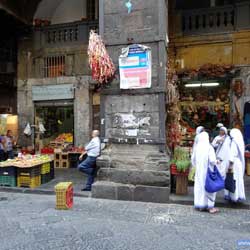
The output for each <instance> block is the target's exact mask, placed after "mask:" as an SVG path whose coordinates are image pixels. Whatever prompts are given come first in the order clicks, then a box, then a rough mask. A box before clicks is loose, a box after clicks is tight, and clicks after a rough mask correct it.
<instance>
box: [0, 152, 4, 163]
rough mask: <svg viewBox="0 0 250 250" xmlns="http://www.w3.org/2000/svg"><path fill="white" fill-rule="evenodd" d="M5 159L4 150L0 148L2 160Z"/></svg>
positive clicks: (0, 159)
mask: <svg viewBox="0 0 250 250" xmlns="http://www.w3.org/2000/svg"><path fill="white" fill-rule="evenodd" d="M4 160H5V153H4V150H2V149H0V161H4Z"/></svg>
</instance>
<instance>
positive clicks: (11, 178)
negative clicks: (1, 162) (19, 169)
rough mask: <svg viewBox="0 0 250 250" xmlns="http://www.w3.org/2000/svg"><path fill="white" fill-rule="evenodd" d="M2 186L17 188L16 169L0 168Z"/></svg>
mask: <svg viewBox="0 0 250 250" xmlns="http://www.w3.org/2000/svg"><path fill="white" fill-rule="evenodd" d="M0 186H7V187H15V186H16V168H15V167H1V168H0Z"/></svg>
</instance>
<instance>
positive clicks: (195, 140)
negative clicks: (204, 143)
mask: <svg viewBox="0 0 250 250" xmlns="http://www.w3.org/2000/svg"><path fill="white" fill-rule="evenodd" d="M203 131H205V128H204V127H203V126H199V127H197V128H196V135H195V138H194V144H193V148H192V156H191V158H192V159H193V157H194V152H195V147H196V144H197V139H198V135H199V134H200V133H202V132H203ZM192 159H191V161H192ZM192 167H195V166H194V165H192Z"/></svg>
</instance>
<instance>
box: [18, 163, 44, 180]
mask: <svg viewBox="0 0 250 250" xmlns="http://www.w3.org/2000/svg"><path fill="white" fill-rule="evenodd" d="M40 175H41V166H36V167H32V168H17V177H20V176H26V177H30V178H33V177H36V176H40Z"/></svg>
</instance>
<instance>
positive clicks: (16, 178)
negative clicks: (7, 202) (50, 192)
mask: <svg viewBox="0 0 250 250" xmlns="http://www.w3.org/2000/svg"><path fill="white" fill-rule="evenodd" d="M53 178H54V160H53V157H50V156H48V155H33V156H32V155H26V156H23V155H19V157H18V158H16V159H13V160H7V161H4V162H0V186H9V187H15V186H17V187H27V188H36V187H39V186H40V185H41V184H44V183H47V182H49V181H50V180H52V179H53Z"/></svg>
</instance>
